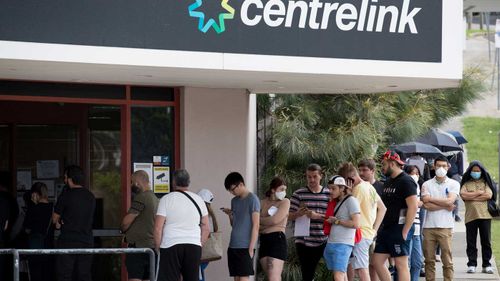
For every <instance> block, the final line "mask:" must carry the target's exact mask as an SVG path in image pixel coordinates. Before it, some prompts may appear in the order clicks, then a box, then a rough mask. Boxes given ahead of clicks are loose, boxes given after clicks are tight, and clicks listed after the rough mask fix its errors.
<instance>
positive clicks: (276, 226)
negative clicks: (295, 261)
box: [259, 177, 290, 281]
mask: <svg viewBox="0 0 500 281" xmlns="http://www.w3.org/2000/svg"><path fill="white" fill-rule="evenodd" d="M286 188H287V187H286V185H285V182H284V181H283V179H281V178H279V177H275V178H273V179H272V180H271V183H270V185H269V189H268V190H267V191H266V197H265V198H264V199H262V201H261V203H260V204H261V206H262V209H261V212H260V249H259V253H260V264H261V265H262V268H263V269H264V272H265V273H266V275H267V279H268V280H269V281H280V280H281V272H282V271H283V265H284V263H285V261H286V258H287V248H288V246H287V242H286V235H285V228H286V223H287V221H288V210H289V209H290V200H288V199H287V198H285V196H286Z"/></svg>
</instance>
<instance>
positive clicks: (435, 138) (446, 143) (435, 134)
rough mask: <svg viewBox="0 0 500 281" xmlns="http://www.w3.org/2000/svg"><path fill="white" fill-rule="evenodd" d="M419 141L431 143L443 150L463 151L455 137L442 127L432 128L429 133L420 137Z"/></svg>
mask: <svg viewBox="0 0 500 281" xmlns="http://www.w3.org/2000/svg"><path fill="white" fill-rule="evenodd" d="M416 141H417V142H421V143H425V144H430V145H432V146H435V147H437V148H439V150H441V151H442V152H446V151H459V150H460V151H462V150H463V149H462V148H461V147H460V145H459V144H458V142H457V141H456V140H455V137H453V136H452V135H450V134H448V133H447V132H445V131H443V130H440V129H435V128H434V129H431V130H430V131H429V132H428V133H427V134H425V135H424V136H422V137H420V138H418V139H417V140H416Z"/></svg>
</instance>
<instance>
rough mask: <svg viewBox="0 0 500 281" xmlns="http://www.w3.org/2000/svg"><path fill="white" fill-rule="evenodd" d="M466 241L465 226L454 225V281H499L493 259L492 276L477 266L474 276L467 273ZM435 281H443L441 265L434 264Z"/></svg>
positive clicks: (479, 261)
mask: <svg viewBox="0 0 500 281" xmlns="http://www.w3.org/2000/svg"><path fill="white" fill-rule="evenodd" d="M460 203H461V208H462V209H463V202H460ZM461 216H462V218H463V217H464V212H463V211H462V212H461ZM477 240H478V251H479V252H478V256H479V257H481V246H480V244H479V236H478V239H477ZM466 245H467V243H466V239H465V224H464V223H463V222H456V223H455V233H454V235H453V245H452V248H453V249H452V251H453V264H454V266H453V267H454V269H455V278H453V280H454V281H465V280H468V281H470V280H478V281H481V280H500V276H499V274H498V269H497V267H496V264H495V258H494V257H493V258H492V259H491V263H492V266H493V269H494V271H495V273H494V274H485V273H481V270H482V267H481V266H479V267H477V268H476V270H477V272H476V273H474V274H470V273H467V254H466V252H465V249H466ZM478 263H479V265H481V258H479V259H478ZM420 280H425V278H420ZM436 280H444V279H443V269H442V263H436Z"/></svg>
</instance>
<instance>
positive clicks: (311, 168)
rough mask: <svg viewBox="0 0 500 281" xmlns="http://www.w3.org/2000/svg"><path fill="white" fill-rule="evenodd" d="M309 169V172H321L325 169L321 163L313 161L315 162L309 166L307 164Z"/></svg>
mask: <svg viewBox="0 0 500 281" xmlns="http://www.w3.org/2000/svg"><path fill="white" fill-rule="evenodd" d="M307 171H309V172H314V171H318V172H319V173H320V174H321V172H322V171H323V170H322V169H321V166H320V165H318V164H314V163H313V164H309V166H307Z"/></svg>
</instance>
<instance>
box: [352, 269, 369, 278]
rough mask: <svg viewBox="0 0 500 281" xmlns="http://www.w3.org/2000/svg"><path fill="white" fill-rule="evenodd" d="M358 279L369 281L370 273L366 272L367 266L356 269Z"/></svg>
mask: <svg viewBox="0 0 500 281" xmlns="http://www.w3.org/2000/svg"><path fill="white" fill-rule="evenodd" d="M355 272H356V273H357V275H358V277H359V280H360V281H370V273H369V272H368V268H360V269H356V270H355Z"/></svg>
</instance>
